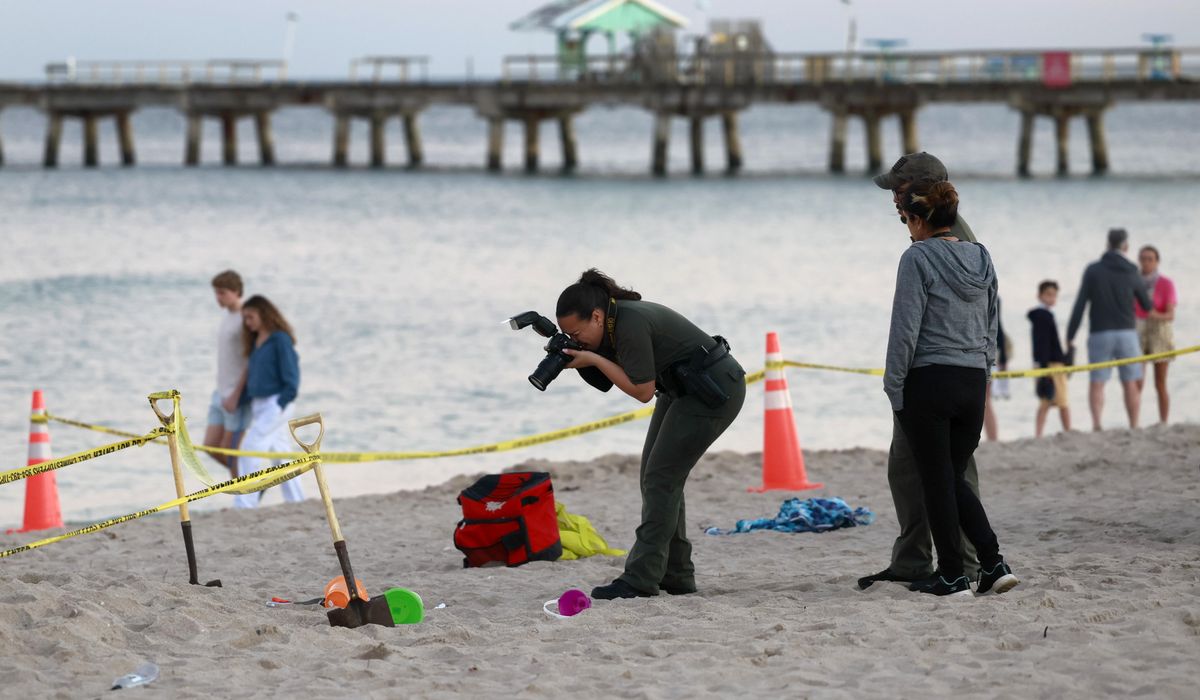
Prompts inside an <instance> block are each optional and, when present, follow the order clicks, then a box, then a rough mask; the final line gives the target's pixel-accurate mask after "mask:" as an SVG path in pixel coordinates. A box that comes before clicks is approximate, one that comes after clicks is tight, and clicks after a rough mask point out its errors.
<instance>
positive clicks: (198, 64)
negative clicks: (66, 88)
mask: <svg viewBox="0 0 1200 700" xmlns="http://www.w3.org/2000/svg"><path fill="white" fill-rule="evenodd" d="M46 80H47V81H48V82H50V83H55V84H62V83H81V84H87V85H147V84H150V85H155V84H156V85H187V84H192V83H216V84H233V83H236V84H257V83H277V82H283V81H284V80H287V62H286V61H280V60H274V59H214V60H208V61H75V60H66V61H62V62H59V63H48V64H46Z"/></svg>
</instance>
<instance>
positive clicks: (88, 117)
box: [83, 113, 100, 168]
mask: <svg viewBox="0 0 1200 700" xmlns="http://www.w3.org/2000/svg"><path fill="white" fill-rule="evenodd" d="M83 165H84V167H88V168H94V167H96V166H97V165H100V132H99V129H98V128H97V125H96V115H95V114H91V113H88V114H84V115H83Z"/></svg>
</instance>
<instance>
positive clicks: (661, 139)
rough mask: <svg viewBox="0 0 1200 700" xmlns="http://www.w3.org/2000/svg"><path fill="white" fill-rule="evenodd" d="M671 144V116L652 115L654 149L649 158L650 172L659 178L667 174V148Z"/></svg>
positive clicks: (661, 113) (664, 114) (663, 114)
mask: <svg viewBox="0 0 1200 700" xmlns="http://www.w3.org/2000/svg"><path fill="white" fill-rule="evenodd" d="M670 143H671V115H669V114H666V113H663V112H659V113H658V114H655V115H654V147H653V148H652V150H651V156H650V172H652V173H654V174H655V175H657V176H659V177H665V176H666V174H667V147H668V146H669V145H670Z"/></svg>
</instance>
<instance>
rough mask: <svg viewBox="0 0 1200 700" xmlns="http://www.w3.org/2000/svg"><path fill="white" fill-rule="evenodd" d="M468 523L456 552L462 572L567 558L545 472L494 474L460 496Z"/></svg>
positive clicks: (457, 537) (459, 532) (458, 532)
mask: <svg viewBox="0 0 1200 700" xmlns="http://www.w3.org/2000/svg"><path fill="white" fill-rule="evenodd" d="M458 503H459V505H461V506H462V510H463V519H462V520H460V521H459V522H458V527H457V528H456V529H455V530H454V546H455V547H458V549H459V550H461V551H462V553H463V555H465V556H464V559H463V567H464V568H467V567H472V566H484V565H486V564H491V563H494V562H496V563H500V564H504V565H506V566H520V565H521V564H524V563H525V562H528V561H534V560H545V561H555V560H557V559H558V558H559V557H561V556H562V541H561V540H560V539H559V536H558V516H557V514H556V513H555V510H554V486H552V485H551V483H550V475H549V474H547V473H546V472H510V473H507V474H491V475H488V476H485V477H483V478H482V479H480V480H479V481H476V482H475V483H474V484H472V485H471V486H470V487H469V488H467V489H464V490H463V492H462V493H460V494H459V495H458Z"/></svg>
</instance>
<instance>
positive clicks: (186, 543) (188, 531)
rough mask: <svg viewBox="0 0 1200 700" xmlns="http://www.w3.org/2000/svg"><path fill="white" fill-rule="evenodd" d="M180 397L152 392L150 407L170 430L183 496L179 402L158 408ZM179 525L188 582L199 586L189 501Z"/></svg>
mask: <svg viewBox="0 0 1200 700" xmlns="http://www.w3.org/2000/svg"><path fill="white" fill-rule="evenodd" d="M178 397H179V392H178V391H175V390H174V389H172V390H171V391H160V392H157V393H154V394H150V396H149V397H148V398H149V399H150V408H152V409H154V413H155V414H156V415H157V416H158V419H159V420H160V421H162V424H163V427H164V428H167V429H168V430H170V432H169V433H168V434H167V444H168V445H169V446H170V448H171V471H172V472H174V474H175V495H176V497H178V498H183V497H184V496H185V495H186V492H185V491H184V488H183V472H182V471H180V469H179V462H180V456H179V438H178V437H177V436H176V435H175V428H174V426H175V410H176V408H175V407H178V405H179V404H178V403H174V404H173V406H174V407H173V408H172V409H171V414H170V415H165V414H164V413H163V412H162V411H160V410H159V409H158V402H159V401H161V400H166V399H170V400H171V401H172V402H174V401H175V399H176V398H178ZM180 420H182V416H181V417H180ZM179 527H180V528H181V529H182V530H183V547H184V549H185V550H187V561H188V583H190V584H192V585H194V586H199V585H200V579H199V576H198V575H197V573H196V547H195V545H194V544H193V543H192V519H191V517H190V516H188V506H187V502H184V503H180V504H179ZM204 585H205V586H210V587H215V588H220V587H221V579H213V580H212V581H209V582H208V583H206V584H204Z"/></svg>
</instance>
